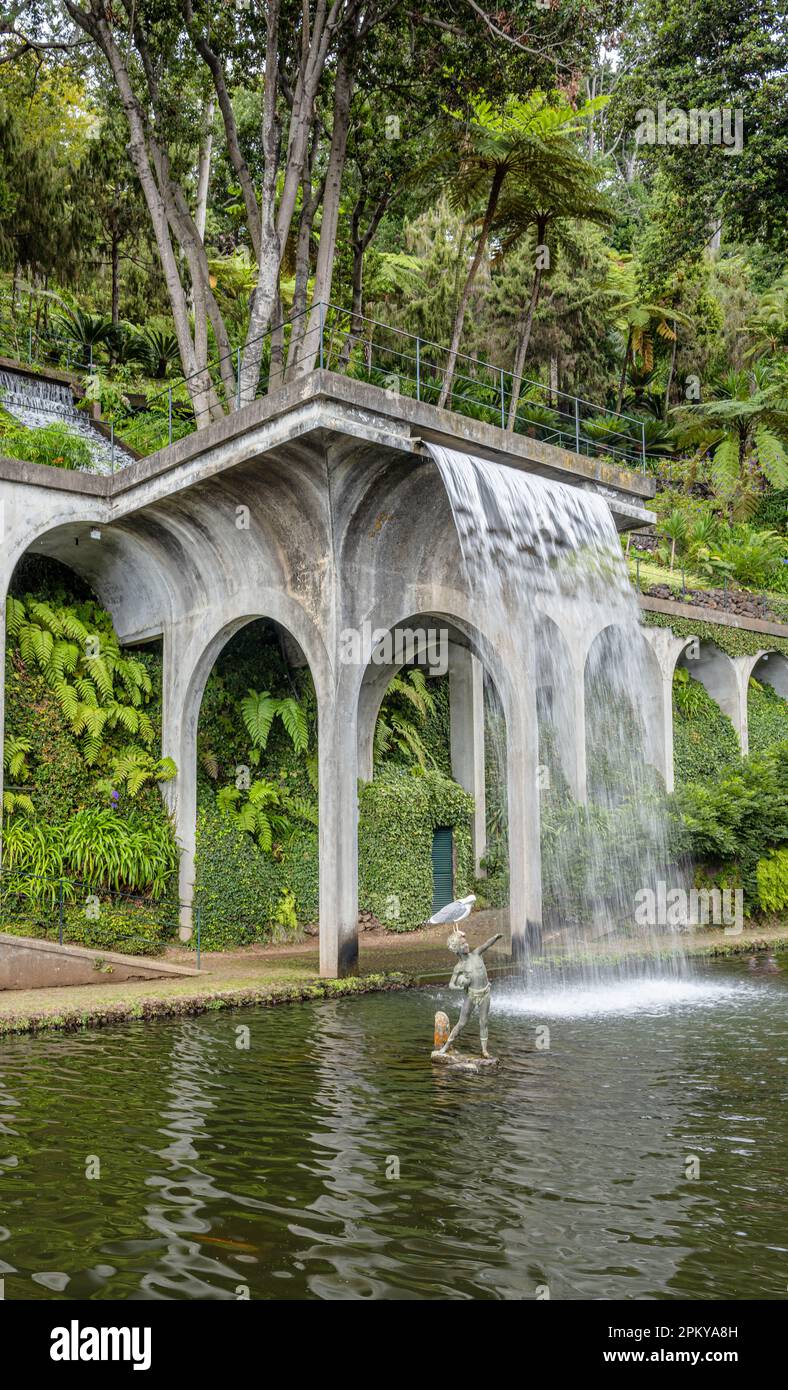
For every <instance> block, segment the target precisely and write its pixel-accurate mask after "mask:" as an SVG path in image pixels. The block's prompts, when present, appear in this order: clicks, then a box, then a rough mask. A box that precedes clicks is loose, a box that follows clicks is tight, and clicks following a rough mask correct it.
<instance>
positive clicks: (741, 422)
mask: <svg viewBox="0 0 788 1390" xmlns="http://www.w3.org/2000/svg"><path fill="white" fill-rule="evenodd" d="M679 421H680V434H679V440H680V442H681V443H683V444H693V443H695V444H700V445H701V448H702V450H703V452H704V453H707V452H708V451H709V450H711V449H713V451H714V452H713V454H712V456H711V476H712V484H713V487H714V490H715V492H716V493H717V495H718V497H719V498H720V499H721V501H723V502H724V503H725V505H726V506H727V507H728V509H729V512H730V515H731V517H732V518H734V519H739V518H741V517H747V516H749V515H750V514H751V513H752V512H753V511H754V509H755V507H756V506H757V503H758V499H759V496H760V494H761V492H762V491H763V487H764V483H765V482H766V483H770V484H771V486H772V487H774V488H784V487H788V452H786V447H785V442H784V441H785V437H786V434H787V433H788V407H787V406H786V402H785V399H784V397H782V395H781V389H780V388H778V387H777V386H775V385H774V384H770V382H769V378H768V376H767V374H766V371H765V369H764V368H762V367H755V369H754V370H753V371H751V372H746V371H743V372H728V373H727V375H726V376H724V377H722V378H721V379H720V380H719V381H718V382H717V384H716V386H715V387H714V394H713V397H712V399H711V400H708V401H703V402H701V403H699V404H698V405H692V406H686V407H684V408H683V410H682V411H681V412H680V414H679Z"/></svg>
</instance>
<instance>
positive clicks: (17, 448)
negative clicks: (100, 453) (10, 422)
mask: <svg viewBox="0 0 788 1390" xmlns="http://www.w3.org/2000/svg"><path fill="white" fill-rule="evenodd" d="M0 451H2V453H4V454H5V456H6V458H12V459H24V460H26V462H27V463H46V464H48V465H49V467H50V468H66V469H70V470H72V471H73V470H74V469H81V470H83V471H88V472H90V471H92V470H93V455H92V453H91V452H90V445H89V444H88V442H87V440H86V439H83V438H82V436H81V435H79V434H73V433H72V432H71V430H69V429H67V428H66V426H65V425H59V424H52V425H44V427H43V428H42V429H26V428H25V426H23V425H20V426H19V428H18V429H9V430H4V432H3V435H2V439H0Z"/></svg>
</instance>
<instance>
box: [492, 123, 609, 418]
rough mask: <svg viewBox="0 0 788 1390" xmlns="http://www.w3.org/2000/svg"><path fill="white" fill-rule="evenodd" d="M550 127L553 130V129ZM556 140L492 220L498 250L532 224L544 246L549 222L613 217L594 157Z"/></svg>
mask: <svg viewBox="0 0 788 1390" xmlns="http://www.w3.org/2000/svg"><path fill="white" fill-rule="evenodd" d="M573 115H574V113H573ZM542 116H543V117H544V116H548V120H547V121H544V122H543V124H545V125H548V124H549V115H548V113H547V112H543V113H542ZM537 124H538V122H537ZM547 133H548V134H549V130H548V132H547ZM551 144H552V160H551V163H550V166H549V168H539V169H538V170H536V171H535V174H536V177H537V178H539V182H538V183H537V182H536V180H535V179H534V178H532V179H531V180H529V182H528V183H527V184H526V185H524V186H522V187H519V188H518V187H515V188H513V190H512V192H511V193H509V194H508V195H507V196H506V197H505V198H504V200H503V201H502V202H501V205H500V208H499V212H498V215H497V217H496V219H495V221H494V224H493V230H494V231H495V232H496V233H497V234H499V235H500V236H501V238H502V239H501V249H500V253H499V254H501V255H505V254H506V252H507V251H509V250H510V249H511V248H512V247H514V246H516V245H517V243H518V242H520V241H521V240H522V239H523V237H525V236H526V235H527V234H528V232H529V231H530V229H531V227H534V228H535V235H536V247H537V248H540V247H545V246H546V237H547V232H548V228H554V227H555V226H556V224H557V223H559V222H560V221H561V220H563V219H567V218H568V219H571V220H573V221H575V222H596V223H604V222H608V221H609V220H610V217H611V212H610V208H609V206H608V204H607V203H606V202H605V201H604V199H603V198H602V197H601V195H600V194H599V193H598V191H597V175H596V172H595V170H594V168H593V166H592V165H591V164H590V163H589V161H588V160H587V159H585V158H584V157H583V156H582V155H580V154H578V152H577V149H576V148H575V146H574V143H573V141H572V139H571V137H570V136H568V135H566V134H562V135H561V136H560V138H558V139H555V140H553V141H552V142H551ZM540 176H541V177H540ZM544 268H545V264H544V259H543V257H542V256H541V255H537V257H536V262H535V265H534V275H533V280H532V281H531V294H530V298H529V301H528V307H527V309H526V312H525V315H524V318H523V321H522V324H521V326H520V332H519V334H518V338H517V349H516V352H515V358H514V367H513V372H512V396H511V401H510V404H509V418H508V421H507V429H509V430H513V429H514V427H515V423H516V420H517V406H518V404H519V400H520V388H521V386H522V380H523V370H524V367H525V359H526V355H527V353H528V345H529V343H530V340H531V329H532V327H533V321H534V315H535V314H536V309H537V306H538V304H539V294H540V290H541V286H542V271H543V269H544Z"/></svg>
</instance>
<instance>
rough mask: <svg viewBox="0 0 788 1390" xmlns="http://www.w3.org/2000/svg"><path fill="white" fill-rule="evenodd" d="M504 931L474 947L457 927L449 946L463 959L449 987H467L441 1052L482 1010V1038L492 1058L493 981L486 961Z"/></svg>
mask: <svg viewBox="0 0 788 1390" xmlns="http://www.w3.org/2000/svg"><path fill="white" fill-rule="evenodd" d="M501 935H502V933H501V932H496V934H495V936H491V937H490V939H489V941H485V942H484V944H483V945H482V946H477V947H476V948H475V950H473V951H472V950H471V948H470V946H469V945H468V939H467V937H466V935H465V932H463V931H459V930H455V931H453V932H452V934H451V936H450V937H449V939H448V941H447V942H446V945H447V946H448V948H449V950H450V951H451V952H452V953H453V954H454V955H455V956H458V957H459V959H458V961H457V964H456V965H455V967H454V970H453V971H452V977H451V979H450V981H449V989H463V990H465V998H464V999H463V1001H462V1008H461V1009H460V1016H459V1018H458V1019H457V1022H456V1023H455V1025H454V1027H453V1028H452V1030H451V1032H450V1034H449V1036H448V1038H447V1039H446V1041H445V1043H444V1044H443V1047H440V1048H438V1051H439V1052H448V1051H449V1048H450V1047H451V1045H452V1043H453V1042H454V1039H455V1038H456V1037H458V1036H459V1034H460V1033H461V1032H462V1030H463V1028H464V1027H465V1025H466V1023H467V1022H468V1019H469V1018H470V1016H471V1014H472V1013H473V1010H474V1009H478V1011H479V1037H480V1039H481V1045H482V1057H489V1055H490V1054H489V1052H488V1051H487V1037H488V1031H487V1020H488V1019H489V1016H490V981H489V978H488V975H487V968H486V966H485V964H484V961H483V960H482V956H483V955H484V952H485V951H489V949H490V947H491V946H494V945H495V943H496V941H500V939H501Z"/></svg>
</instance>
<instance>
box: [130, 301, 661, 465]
mask: <svg viewBox="0 0 788 1390" xmlns="http://www.w3.org/2000/svg"><path fill="white" fill-rule="evenodd" d="M275 345H276V347H277V351H278V352H279V356H278V358H277V360H276V361H274V356H273V349H274V346H275ZM250 354H252V357H253V360H254V363H255V364H256V362H257V361H258V360H259V364H260V373H259V376H257V377H256V378H255V385H254V387H253V389H252V390H248V389H244V388H242V385H241V382H242V377H243V374H244V367H245V364H246V363H247V362H248V361H249V355H250ZM313 367H319V368H320V369H321V370H322V371H329V372H335V373H337V374H338V375H342V376H348V377H353V378H354V379H356V380H363V381H369V382H370V383H372V384H373V385H377V386H381V387H382V388H383V389H384V390H387V391H390V392H391V393H392V395H398V396H407V397H410V398H411V399H414V400H416V401H423V402H424V403H426V404H429V405H438V404H440V403H441V397H442V396H445V400H444V401H443V405H444V408H445V409H448V410H451V411H452V412H454V413H455V414H459V415H465V416H469V417H471V418H473V419H477V420H481V421H483V422H484V423H487V424H491V425H496V426H497V427H498V428H500V429H502V430H507V428H508V426H509V425H510V416H511V425H512V432H513V433H516V434H526V435H529V436H530V437H532V438H536V439H539V440H540V441H541V442H542V443H545V444H555V445H557V446H558V447H559V448H562V449H569V450H571V451H572V452H574V453H577V454H585V455H587V456H589V457H594V458H600V457H604V458H608V457H609V458H612V459H613V461H614V462H619V463H620V464H621V465H622V466H623V467H633V466H634V467H637V468H640V469H641V470H643V471H645V469H646V434H645V429H646V427H645V422H644V421H643V420H642V419H639V418H638V417H636V416H634V415H627V414H625V413H624V412H622V411H615V410H610V409H608V408H607V407H605V406H600V405H598V404H594V403H593V402H591V401H588V400H586V399H585V398H584V397H582V396H572V395H569V394H568V393H567V392H565V391H557V390H552V389H551V388H550V387H549V386H546V385H545V384H544V383H543V382H540V381H535V380H532V379H530V378H527V377H524V378H523V379H522V381H521V383H520V390H519V393H518V400H517V406H516V409H515V411H514V413H513V414H512V409H511V406H512V391H513V385H514V377H513V374H512V373H511V372H508V371H506V370H505V369H504V368H503V367H497V366H494V365H493V364H491V363H489V362H486V361H484V360H483V359H482V358H478V357H471V356H469V355H468V354H467V353H458V354H457V356H456V359H455V361H454V365H453V368H452V367H450V351H449V349H448V348H446V347H443V346H442V345H441V344H439V343H435V342H432V341H431V340H430V339H429V338H421V337H419V336H418V335H416V334H413V333H408V332H406V331H405V330H404V329H401V328H393V327H392V326H391V325H390V324H385V323H382V322H381V321H380V320H378V319H371V318H367V317H365V316H354V315H353V314H352V313H351V312H350V311H349V310H347V309H342V308H340V307H339V306H338V305H336V304H330V303H317V304H314V305H312V307H311V308H310V309H306V310H303V311H302V312H300V313H298V314H295V315H293V316H292V317H290V318H289V319H285V320H284V321H283V322H282V323H279V324H277V325H276V326H275V327H274V328H273V329H270V330H269V331H268V332H267V333H265V334H262V335H261V336H260V337H259V338H256V339H253V340H252V341H251V342H248V343H246V344H245V346H244V347H243V348H241V347H236V348H233V349H231V351H230V352H225V353H224V354H222V355H220V356H219V357H216V358H214V359H213V360H212V361H211V362H210V363H209V364H208V366H207V367H206V368H205V369H203V370H202V371H200V372H194V373H192V374H191V375H190V376H188V377H181V378H179V380H178V381H176V382H173V383H172V384H171V385H169V386H167V387H165V388H164V389H163V390H162V391H161V392H160V393H158V397H159V399H160V400H161V401H162V402H164V401H166V409H167V418H168V423H169V431H168V442H169V443H171V442H172V438H173V431H172V421H173V419H174V418H175V416H176V415H177V413H178V412H179V411H180V412H181V413H183V411H184V409H186V410H188V411H189V412H190V413H192V414H193V418H194V427H195V428H198V427H199V425H200V424H201V423H203V422H204V421H205V418H206V417H207V418H208V419H211V418H214V417H219V416H220V415H221V414H224V413H226V412H227V411H228V410H230V411H232V410H237V409H239V408H240V407H241V406H242V405H248V404H249V403H250V402H251V401H252V400H254V399H256V398H257V397H260V396H265V395H267V394H268V393H269V391H270V390H272V389H273V388H274V387H275V386H278V385H281V384H284V383H285V382H286V381H291V380H294V379H296V378H297V377H298V376H300V375H302V374H303V373H305V372H306V371H307V370H310V369H312V368H313ZM223 369H224V370H223ZM230 377H231V378H232V391H231V392H230V391H228V378H230ZM201 381H202V382H203V383H204V384H205V390H203V391H202V392H201V391H200V390H199V389H197V388H198V387H199V385H200V383H201ZM209 382H210V384H209ZM184 392H186V393H187V394H188V402H187V400H185V399H184ZM202 398H205V399H204V400H203V399H202ZM155 401H156V394H155V393H154V394H153V395H150V394H149V396H148V408H151V407H153V408H154V409H155Z"/></svg>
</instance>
